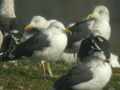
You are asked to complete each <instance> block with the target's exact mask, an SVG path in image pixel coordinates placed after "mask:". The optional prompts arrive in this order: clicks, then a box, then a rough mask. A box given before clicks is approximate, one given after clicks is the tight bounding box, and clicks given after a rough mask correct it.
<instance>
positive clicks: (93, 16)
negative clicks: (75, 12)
mask: <svg viewBox="0 0 120 90" xmlns="http://www.w3.org/2000/svg"><path fill="white" fill-rule="evenodd" d="M96 16H97V15H96V13H94V12H93V13H91V14H89V15H88V16H87V18H86V19H87V20H90V19H95V17H96Z"/></svg>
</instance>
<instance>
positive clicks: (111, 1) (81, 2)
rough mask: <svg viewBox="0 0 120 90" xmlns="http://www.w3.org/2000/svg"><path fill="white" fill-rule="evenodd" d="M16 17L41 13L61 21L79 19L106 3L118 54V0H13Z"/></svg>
mask: <svg viewBox="0 0 120 90" xmlns="http://www.w3.org/2000/svg"><path fill="white" fill-rule="evenodd" d="M15 3H16V4H15V5H16V6H15V7H16V14H17V17H18V18H31V17H32V16H34V15H41V16H44V17H46V18H47V19H58V20H60V21H63V22H72V21H79V20H81V18H84V17H86V16H87V15H88V14H89V13H90V12H91V10H92V9H93V7H95V6H96V5H106V6H107V7H108V8H109V10H110V17H111V27H112V37H111V44H112V49H113V50H114V51H115V52H116V53H118V54H119V55H120V40H119V39H120V30H119V28H120V10H119V9H120V0H15Z"/></svg>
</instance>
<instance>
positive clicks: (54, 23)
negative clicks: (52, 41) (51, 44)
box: [48, 19, 65, 31]
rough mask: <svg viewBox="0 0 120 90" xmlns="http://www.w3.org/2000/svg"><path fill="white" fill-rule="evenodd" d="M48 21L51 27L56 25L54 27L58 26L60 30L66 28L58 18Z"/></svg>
mask: <svg viewBox="0 0 120 90" xmlns="http://www.w3.org/2000/svg"><path fill="white" fill-rule="evenodd" d="M48 22H49V28H52V27H54V28H56V29H58V30H61V31H64V30H65V26H64V24H63V23H62V22H60V21H57V20H54V19H53V20H49V21H48Z"/></svg>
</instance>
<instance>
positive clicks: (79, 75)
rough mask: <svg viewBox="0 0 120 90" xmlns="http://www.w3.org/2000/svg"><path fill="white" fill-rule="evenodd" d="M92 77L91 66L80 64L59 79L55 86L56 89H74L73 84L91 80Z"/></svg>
mask: <svg viewBox="0 0 120 90" xmlns="http://www.w3.org/2000/svg"><path fill="white" fill-rule="evenodd" d="M92 78H93V75H92V72H91V71H90V70H89V68H88V67H87V66H85V65H84V64H78V65H77V66H75V67H73V68H72V69H71V70H70V71H69V73H68V74H66V75H64V76H62V77H61V78H60V79H58V80H57V81H56V82H55V84H54V88H55V89H56V90H72V86H74V85H77V84H79V83H82V82H86V81H89V80H91V79H92Z"/></svg>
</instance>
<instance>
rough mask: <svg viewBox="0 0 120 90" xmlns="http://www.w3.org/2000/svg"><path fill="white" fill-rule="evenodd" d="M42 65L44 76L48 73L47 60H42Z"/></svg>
mask: <svg viewBox="0 0 120 90" xmlns="http://www.w3.org/2000/svg"><path fill="white" fill-rule="evenodd" d="M41 65H42V68H43V75H44V77H46V76H47V74H46V68H45V61H44V60H42V61H41Z"/></svg>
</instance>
